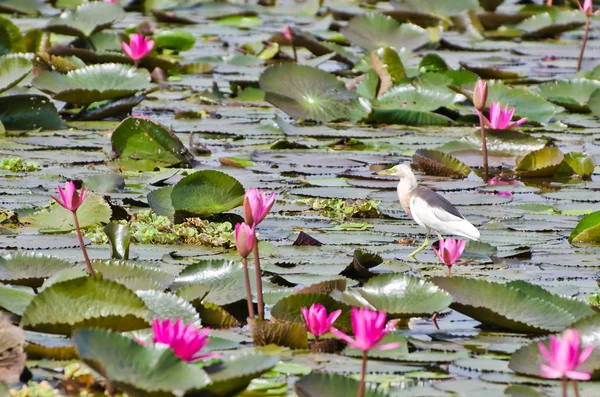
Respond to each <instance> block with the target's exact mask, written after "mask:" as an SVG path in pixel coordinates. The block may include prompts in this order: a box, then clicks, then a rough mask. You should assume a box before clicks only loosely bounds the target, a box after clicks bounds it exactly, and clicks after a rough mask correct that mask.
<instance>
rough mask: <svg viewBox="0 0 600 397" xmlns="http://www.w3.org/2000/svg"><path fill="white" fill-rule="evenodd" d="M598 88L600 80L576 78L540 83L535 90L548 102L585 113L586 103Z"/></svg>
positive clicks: (587, 108)
mask: <svg viewBox="0 0 600 397" xmlns="http://www.w3.org/2000/svg"><path fill="white" fill-rule="evenodd" d="M598 88H600V81H597V80H592V79H584V78H578V79H572V80H558V81H552V82H548V83H545V84H541V85H539V86H538V87H537V90H538V92H539V94H540V95H541V96H542V97H543V98H545V99H547V100H548V101H550V102H553V103H555V104H557V105H559V106H562V107H564V108H566V109H569V110H571V111H574V112H583V113H587V112H589V111H590V108H589V107H588V105H587V103H588V101H589V100H590V97H591V95H592V94H593V93H594V91H596V90H597V89H598Z"/></svg>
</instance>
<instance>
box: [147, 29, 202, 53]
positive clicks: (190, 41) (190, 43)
mask: <svg viewBox="0 0 600 397" xmlns="http://www.w3.org/2000/svg"><path fill="white" fill-rule="evenodd" d="M152 38H153V39H154V45H155V46H156V48H165V49H167V50H172V51H176V52H179V51H187V50H189V49H191V48H194V44H195V43H196V39H195V38H194V36H193V35H192V34H191V33H189V32H184V31H182V30H177V29H169V30H163V31H161V32H158V33H157V34H155V35H154V36H152Z"/></svg>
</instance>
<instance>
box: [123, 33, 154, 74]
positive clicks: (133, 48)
mask: <svg viewBox="0 0 600 397" xmlns="http://www.w3.org/2000/svg"><path fill="white" fill-rule="evenodd" d="M121 47H122V48H123V52H124V53H125V54H127V56H128V57H129V58H131V59H133V61H134V62H135V66H136V67H137V66H138V63H139V62H140V59H142V58H144V57H145V56H146V55H148V54H150V53H151V52H152V48H154V40H152V39H150V38H148V37H144V36H143V35H141V34H139V33H133V34H131V35H130V36H129V44H128V43H126V42H124V41H123V42H122V43H121Z"/></svg>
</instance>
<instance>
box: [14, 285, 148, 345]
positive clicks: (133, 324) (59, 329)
mask: <svg viewBox="0 0 600 397" xmlns="http://www.w3.org/2000/svg"><path fill="white" fill-rule="evenodd" d="M147 317H148V309H147V307H146V305H145V304H144V301H143V300H142V299H140V298H139V297H138V296H137V295H136V294H135V293H133V291H131V290H129V289H127V288H125V286H123V285H121V284H119V283H116V282H114V281H109V280H102V279H99V278H93V277H85V278H76V279H73V280H68V281H64V282H61V283H57V284H54V285H52V286H50V287H48V288H45V289H44V290H43V291H42V292H40V293H39V294H38V295H36V296H35V298H33V300H32V301H31V303H30V304H29V306H27V309H26V310H25V313H23V316H22V318H21V326H22V327H23V328H25V329H32V330H36V331H40V332H48V333H53V334H63V335H68V334H70V333H71V332H72V331H73V330H75V329H79V328H85V327H99V328H110V329H113V330H118V331H132V330H136V329H141V328H146V327H148V322H147V321H146V318H147Z"/></svg>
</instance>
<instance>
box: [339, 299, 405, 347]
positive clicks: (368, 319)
mask: <svg viewBox="0 0 600 397" xmlns="http://www.w3.org/2000/svg"><path fill="white" fill-rule="evenodd" d="M386 316H387V315H386V313H385V312H377V311H374V310H369V309H366V308H362V307H361V308H360V309H357V308H355V307H353V308H352V330H353V331H354V338H355V339H352V338H351V337H349V336H348V335H346V334H345V333H343V332H342V331H340V330H338V329H337V328H334V327H331V333H332V334H334V335H335V336H337V337H338V338H340V339H341V340H343V341H345V342H347V343H348V344H349V345H350V346H351V347H353V348H354V349H358V350H362V351H363V352H367V351H369V350H371V349H376V350H389V349H395V348H396V347H398V346H400V345H401V343H400V342H394V343H386V344H383V345H380V344H379V342H381V340H382V339H383V338H384V337H385V336H386V335H387V334H389V333H390V332H391V331H392V330H393V329H394V328H395V327H396V324H397V323H398V321H399V320H391V321H389V322H388V323H387V324H386V323H385V319H386Z"/></svg>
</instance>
